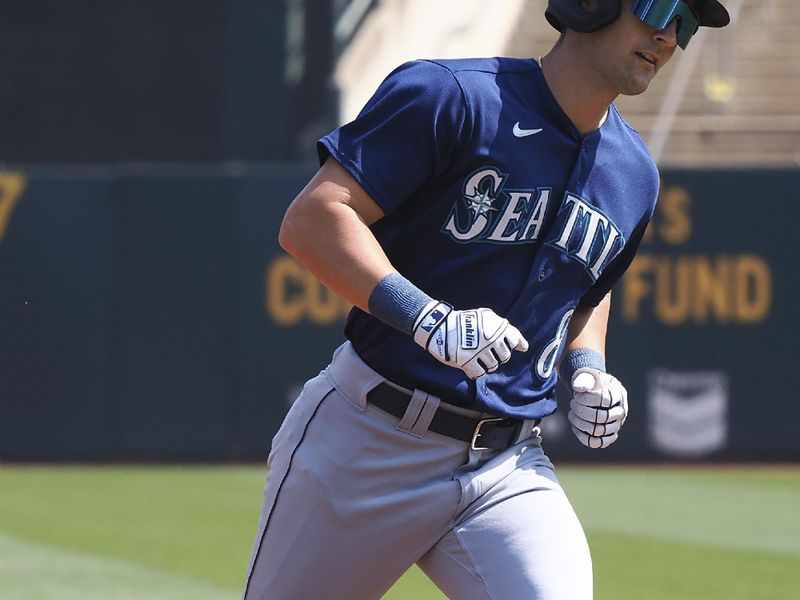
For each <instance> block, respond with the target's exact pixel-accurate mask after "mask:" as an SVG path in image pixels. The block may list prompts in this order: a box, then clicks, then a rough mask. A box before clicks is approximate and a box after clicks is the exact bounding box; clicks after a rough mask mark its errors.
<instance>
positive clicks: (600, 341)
mask: <svg viewBox="0 0 800 600" xmlns="http://www.w3.org/2000/svg"><path fill="white" fill-rule="evenodd" d="M610 310H611V292H609V293H608V294H606V296H605V298H603V300H602V301H601V302H600V304H598V305H597V306H595V307H591V306H590V307H585V308H578V309H576V310H575V313H574V314H573V315H572V320H571V321H570V325H569V329H568V330H567V346H566V348H565V350H564V353H563V356H567V355H569V353H570V352H571V351H573V350H576V349H578V348H591V349H592V350H596V351H597V352H599V353H600V354H601V355H602V356H603V357H605V354H606V332H607V331H608V315H609V313H610Z"/></svg>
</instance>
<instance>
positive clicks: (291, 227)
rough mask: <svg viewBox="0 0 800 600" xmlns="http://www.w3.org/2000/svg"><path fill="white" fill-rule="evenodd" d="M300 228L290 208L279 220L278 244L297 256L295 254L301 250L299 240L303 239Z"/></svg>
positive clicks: (295, 255)
mask: <svg viewBox="0 0 800 600" xmlns="http://www.w3.org/2000/svg"><path fill="white" fill-rule="evenodd" d="M300 229H301V227H300V224H299V223H298V222H297V218H296V217H295V216H294V215H293V214H292V211H291V208H290V210H289V211H287V212H286V215H285V216H284V217H283V221H282V222H281V228H280V231H279V232H278V244H280V247H281V248H283V249H284V250H285V251H286V252H288V253H289V254H291V255H292V256H294V257H297V254H298V253H299V252H300V251H301V248H300V242H301V240H302V239H303V234H302V232H301V231H300Z"/></svg>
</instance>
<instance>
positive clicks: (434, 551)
mask: <svg viewBox="0 0 800 600" xmlns="http://www.w3.org/2000/svg"><path fill="white" fill-rule="evenodd" d="M383 381H385V380H384V378H383V377H381V376H380V375H378V374H377V373H376V372H375V371H373V370H372V369H370V368H369V367H368V366H367V365H366V364H364V362H363V361H362V360H361V359H360V358H359V357H358V355H357V354H356V353H355V351H354V350H353V348H352V346H350V344H349V343H345V344H344V345H343V346H341V347H340V348H339V349H338V350H337V351H336V353H335V354H334V358H333V361H332V362H331V364H330V365H329V366H328V368H326V369H325V370H324V371H322V373H320V374H319V375H318V376H317V377H315V378H314V379H311V380H310V381H308V382H307V383H306V385H305V387H304V388H303V391H302V393H301V394H300V397H299V398H298V399H297V401H296V402H295V403H294V405H293V406H292V408H291V410H290V411H289V413H288V415H287V416H286V419H285V421H284V423H283V425H282V426H281V428H280V430H279V431H278V433H277V434H276V436H275V438H274V439H273V442H272V449H271V452H270V454H269V458H268V467H269V473H268V481H267V485H266V487H265V490H264V504H263V509H262V512H261V518H260V521H259V528H258V535H257V537H256V542H255V547H254V549H253V553H252V557H251V560H250V565H249V567H248V572H247V581H246V584H245V590H244V594H243V598H244V600H310V599H315V600H338V599H342V600H368V599H371V598H380V597H381V596H382V595H383V594H384V593H385V592H386V591H387V590H388V589H389V588H390V587H391V586H392V584H393V583H394V582H395V581H396V580H397V579H398V578H399V577H400V576H401V575H402V574H403V573H404V572H405V571H406V569H408V568H409V567H410V566H411V565H413V564H414V563H416V564H417V565H419V567H420V568H421V569H422V570H423V571H424V572H425V573H426V574H427V575H428V577H430V578H431V580H432V581H433V582H434V583H435V584H436V585H437V586H438V587H439V588H440V589H441V590H442V591H443V592H444V593H445V594H446V595H447V596H448V597H449V598H456V599H460V600H472V599H474V600H479V599H480V600H485V599H493V600H517V599H523V598H524V599H537V600H588V599H591V597H592V565H591V558H590V555H589V548H588V545H587V543H586V537H585V535H584V533H583V529H582V528H581V525H580V523H579V522H578V519H577V517H576V515H575V512H574V511H573V509H572V506H571V505H570V503H569V501H568V500H567V497H566V496H565V495H564V492H563V490H562V489H561V486H560V485H559V483H558V480H557V479H556V476H555V474H554V472H553V467H552V464H551V463H550V461H549V460H548V458H547V456H545V454H544V452H543V451H542V448H541V438H540V437H539V435H538V433H539V432H538V429H536V428H534V427H533V423H531V424H530V426H529V427H526V428H523V429H524V431H523V432H522V434H521V435H520V436H519V438H520V439H519V441H518V442H517V443H516V444H514V445H513V446H512V447H510V448H508V449H507V450H504V451H496V450H495V451H489V450H471V449H470V448H469V446H470V444H469V443H468V442H462V441H459V440H455V439H452V438H449V437H445V436H443V435H440V434H437V433H434V432H430V431H427V427H428V424H429V423H430V419H431V417H432V415H433V413H434V412H435V411H436V410H451V411H456V412H465V411H464V409H459V408H457V407H453V406H451V405H445V404H443V403H440V401H439V399H438V398H436V397H434V396H430V395H427V394H425V393H424V392H420V391H415V392H414V395H413V399H412V401H411V403H410V404H409V408H408V410H407V411H406V415H405V417H403V419H397V418H396V417H393V416H391V415H389V414H388V413H385V412H383V411H382V410H380V409H379V408H377V407H375V406H372V405H371V404H368V403H367V401H366V394H367V392H368V391H369V390H371V389H372V388H374V387H375V386H376V385H378V384H379V383H381V382H383ZM409 393H410V392H409ZM467 414H474V415H477V413H467Z"/></svg>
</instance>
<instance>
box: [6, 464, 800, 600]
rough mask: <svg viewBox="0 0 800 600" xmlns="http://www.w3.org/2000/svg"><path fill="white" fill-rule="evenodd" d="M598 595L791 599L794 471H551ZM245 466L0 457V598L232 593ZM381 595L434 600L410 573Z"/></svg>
mask: <svg viewBox="0 0 800 600" xmlns="http://www.w3.org/2000/svg"><path fill="white" fill-rule="evenodd" d="M559 476H560V478H561V481H562V484H563V485H564V488H565V489H566V490H567V493H568V494H569V496H570V497H571V498H572V501H573V504H574V505H575V508H576V510H577V512H578V515H579V516H580V517H581V520H582V522H583V524H584V527H585V528H586V531H587V534H588V536H589V542H590V545H591V547H592V554H593V559H594V565H595V581H596V586H595V587H596V593H595V598H598V599H600V600H604V599H609V600H627V599H631V600H633V599H637V600H642V599H646V600H660V599H681V600H691V599H697V600H701V599H702V600H709V599H717V598H719V599H726V600H730V599H737V598H742V599H744V598H747V599H757V600H765V599H768V600H781V599H786V600H790V599H791V600H797V599H798V598H800V469H798V468H789V467H785V468H772V467H769V468H755V467H753V468H745V467H743V468H725V469H717V470H715V469H710V468H709V469H705V468H703V469H701V468H691V469H677V468H652V469H645V468H626V467H616V468H612V467H591V468H589V467H585V468H577V467H563V468H561V469H560V470H559ZM263 478H264V473H263V471H262V470H261V469H259V468H257V467H72V466H70V467H19V466H4V467H3V466H0V598H2V600H51V599H52V600H62V599H64V600H73V599H74V600H100V599H103V600H134V599H136V600H144V599H157V600H161V599H164V600H166V599H170V600H175V599H187V600H236V599H237V598H239V593H240V587H241V583H242V579H243V575H244V569H245V567H246V563H247V560H248V557H249V553H250V547H251V543H252V540H253V536H254V535H255V527H256V520H257V516H258V511H259V504H260V496H261V487H262V484H263ZM386 598H388V599H391V600H406V599H408V600H428V599H441V598H443V596H442V595H441V594H440V593H438V592H437V591H436V590H435V589H434V588H433V586H432V585H431V584H430V583H429V582H428V581H427V580H426V579H425V577H424V576H423V575H422V574H421V573H420V572H419V571H418V570H416V569H412V570H411V571H409V573H407V574H406V576H405V577H403V579H401V580H400V581H399V582H398V583H397V585H396V586H395V587H394V588H393V589H392V590H391V591H390V592H389V593H388V594H387V596H386Z"/></svg>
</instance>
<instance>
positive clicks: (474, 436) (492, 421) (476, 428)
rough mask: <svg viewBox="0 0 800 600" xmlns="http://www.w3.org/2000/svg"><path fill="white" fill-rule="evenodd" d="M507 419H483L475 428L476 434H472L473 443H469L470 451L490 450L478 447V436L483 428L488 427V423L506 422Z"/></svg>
mask: <svg viewBox="0 0 800 600" xmlns="http://www.w3.org/2000/svg"><path fill="white" fill-rule="evenodd" d="M505 420H506V419H505V417H489V418H487V419H481V420H480V421H478V424H477V425H476V426H475V432H474V433H473V434H472V441H471V442H470V443H469V449H470V450H489V448H488V447H483V446H476V445H475V442H477V441H478V436H479V435H480V434H481V427H483V426H484V425H486V423H497V422H498V421H505Z"/></svg>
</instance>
